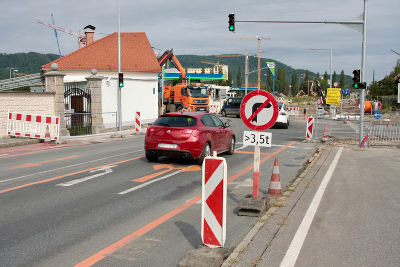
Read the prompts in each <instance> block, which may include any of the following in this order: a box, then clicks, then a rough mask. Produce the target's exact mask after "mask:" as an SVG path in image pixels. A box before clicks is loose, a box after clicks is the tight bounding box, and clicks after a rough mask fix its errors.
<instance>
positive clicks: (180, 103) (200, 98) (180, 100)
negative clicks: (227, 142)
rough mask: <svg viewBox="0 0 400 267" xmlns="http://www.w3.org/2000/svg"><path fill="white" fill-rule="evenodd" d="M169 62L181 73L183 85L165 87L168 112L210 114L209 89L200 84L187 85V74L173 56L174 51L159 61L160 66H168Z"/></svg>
mask: <svg viewBox="0 0 400 267" xmlns="http://www.w3.org/2000/svg"><path fill="white" fill-rule="evenodd" d="M167 61H170V62H171V63H172V65H174V67H175V68H177V69H178V70H179V72H180V73H181V77H180V79H181V83H178V84H176V85H165V86H164V95H163V104H164V105H165V107H166V112H173V111H180V110H182V109H185V110H191V111H206V112H208V111H209V109H208V104H209V97H208V91H207V87H206V86H204V85H203V84H199V83H195V84H187V83H186V72H185V70H184V69H183V67H182V65H181V64H180V62H179V60H178V59H177V58H176V56H175V55H174V54H173V52H172V49H171V50H167V51H165V52H164V54H163V55H162V56H161V57H160V58H159V59H158V63H159V64H160V66H163V65H164V64H166V63H167Z"/></svg>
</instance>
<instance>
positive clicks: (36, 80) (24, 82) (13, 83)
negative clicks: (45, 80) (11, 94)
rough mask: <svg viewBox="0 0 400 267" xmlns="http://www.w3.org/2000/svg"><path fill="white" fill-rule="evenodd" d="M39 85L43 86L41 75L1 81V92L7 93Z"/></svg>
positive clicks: (36, 74)
mask: <svg viewBox="0 0 400 267" xmlns="http://www.w3.org/2000/svg"><path fill="white" fill-rule="evenodd" d="M38 84H42V75H41V74H40V73H35V74H31V75H25V76H21V77H17V78H11V79H5V80H0V91H7V90H12V89H16V88H20V87H25V86H32V85H38Z"/></svg>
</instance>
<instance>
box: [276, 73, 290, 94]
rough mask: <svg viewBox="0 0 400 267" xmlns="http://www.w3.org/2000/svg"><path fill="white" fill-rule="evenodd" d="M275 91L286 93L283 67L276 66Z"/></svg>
mask: <svg viewBox="0 0 400 267" xmlns="http://www.w3.org/2000/svg"><path fill="white" fill-rule="evenodd" d="M275 85H276V91H277V92H280V93H282V94H287V86H286V75H285V69H284V68H278V75H277V79H276V84H275Z"/></svg>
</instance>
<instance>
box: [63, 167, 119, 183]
mask: <svg viewBox="0 0 400 267" xmlns="http://www.w3.org/2000/svg"><path fill="white" fill-rule="evenodd" d="M117 166H118V165H111V166H106V167H103V168H99V169H95V170H91V171H90V172H89V173H94V172H98V171H104V172H101V173H98V174H94V175H90V176H87V177H83V178H80V179H75V180H71V181H68V182H65V183H61V184H57V186H71V185H76V184H79V183H82V182H86V181H89V180H92V179H94V178H97V177H100V176H103V175H106V174H109V173H112V172H113V170H112V168H113V167H117Z"/></svg>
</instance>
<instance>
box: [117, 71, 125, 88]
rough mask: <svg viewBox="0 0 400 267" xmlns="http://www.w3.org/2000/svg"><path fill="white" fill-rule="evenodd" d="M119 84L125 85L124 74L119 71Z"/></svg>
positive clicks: (120, 85)
mask: <svg viewBox="0 0 400 267" xmlns="http://www.w3.org/2000/svg"><path fill="white" fill-rule="evenodd" d="M118 86H119V87H124V74H123V73H118Z"/></svg>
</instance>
